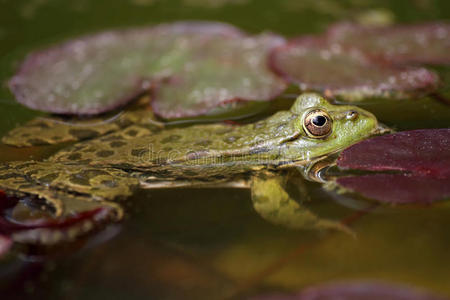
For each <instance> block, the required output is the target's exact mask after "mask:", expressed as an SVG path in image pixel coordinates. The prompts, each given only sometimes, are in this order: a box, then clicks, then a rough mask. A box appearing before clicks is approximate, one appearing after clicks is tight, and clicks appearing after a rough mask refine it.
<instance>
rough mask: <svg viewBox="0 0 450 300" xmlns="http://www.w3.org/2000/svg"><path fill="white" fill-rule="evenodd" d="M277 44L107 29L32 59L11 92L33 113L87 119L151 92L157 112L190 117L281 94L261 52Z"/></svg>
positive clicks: (184, 28) (179, 29) (228, 32)
mask: <svg viewBox="0 0 450 300" xmlns="http://www.w3.org/2000/svg"><path fill="white" fill-rule="evenodd" d="M282 43H284V39H283V38H281V37H279V36H277V35H272V34H262V35H259V36H254V37H250V36H247V35H246V34H244V33H242V32H241V31H239V30H238V29H236V28H235V27H233V26H231V25H227V24H222V23H213V22H179V23H172V24H162V25H159V26H155V27H149V28H140V29H129V30H117V31H107V32H102V33H98V34H94V35H89V36H85V37H81V38H78V39H74V40H71V41H68V42H66V43H63V44H60V45H55V46H53V47H50V48H48V49H44V50H42V51H38V52H34V53H31V54H30V55H28V57H27V58H26V59H25V61H24V62H23V63H22V65H21V67H20V69H19V71H18V72H17V74H16V75H15V76H14V77H13V78H12V79H11V80H10V82H9V86H10V88H11V90H12V91H13V93H14V94H15V96H16V98H17V100H18V101H19V102H20V103H22V104H24V105H26V106H28V107H30V108H33V109H37V110H41V111H46V112H52V113H59V114H85V115H92V114H98V113H102V112H106V111H109V110H112V109H114V108H117V107H120V106H122V105H124V104H126V103H128V102H129V101H131V100H132V99H134V98H135V97H136V96H138V95H139V94H142V93H143V92H145V91H149V90H151V91H152V92H153V102H152V106H153V108H154V110H155V112H156V113H157V114H159V115H160V116H162V117H164V118H180V117H191V116H196V115H200V114H205V113H208V111H210V110H212V109H213V108H215V107H217V106H220V105H222V104H227V103H230V102H236V101H246V100H257V101H264V100H269V99H271V98H273V97H275V96H277V95H278V94H280V93H281V92H282V91H283V90H284V89H285V87H286V83H285V82H284V81H283V80H282V79H280V78H278V77H277V76H276V75H274V74H273V73H271V72H270V70H269V69H268V67H267V64H266V54H267V52H268V51H269V50H271V49H272V48H273V47H275V46H279V45H281V44H282Z"/></svg>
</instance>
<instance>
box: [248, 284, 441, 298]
mask: <svg viewBox="0 0 450 300" xmlns="http://www.w3.org/2000/svg"><path fill="white" fill-rule="evenodd" d="M253 299H254V300H338V299H345V300H379V299H383V300H445V299H446V298H443V297H440V296H436V295H433V294H430V293H428V292H425V291H422V290H418V289H415V288H411V287H407V286H398V285H392V284H387V283H380V282H376V281H366V282H364V281H361V282H342V283H328V284H322V285H318V286H313V287H309V288H306V289H305V290H303V291H302V292H300V293H298V294H294V295H271V296H260V297H255V298H253Z"/></svg>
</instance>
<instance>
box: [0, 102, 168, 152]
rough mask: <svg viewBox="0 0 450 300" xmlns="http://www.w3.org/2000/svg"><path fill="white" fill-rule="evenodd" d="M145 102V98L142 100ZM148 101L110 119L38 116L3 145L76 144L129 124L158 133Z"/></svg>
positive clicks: (156, 123)
mask: <svg viewBox="0 0 450 300" xmlns="http://www.w3.org/2000/svg"><path fill="white" fill-rule="evenodd" d="M143 99H145V98H143ZM147 107H148V101H139V102H138V103H137V104H135V105H134V106H133V107H130V108H128V109H127V110H124V111H121V112H117V113H115V114H113V115H110V116H106V117H105V116H100V117H92V118H87V119H86V118H85V119H80V118H75V117H74V118H71V119H67V118H63V117H58V116H43V117H37V118H35V119H32V120H30V121H28V122H27V123H25V124H24V125H22V126H20V127H17V128H14V129H13V130H11V131H10V132H8V133H7V134H6V135H5V136H3V137H2V142H3V143H4V144H7V145H11V146H16V147H29V146H39V145H54V144H60V143H65V142H77V141H81V140H87V139H92V138H96V137H98V136H103V135H106V134H108V133H111V132H116V131H118V130H120V129H123V128H126V127H128V126H130V125H132V124H139V125H141V126H145V127H146V128H148V129H149V131H150V133H151V132H156V131H159V130H160V129H161V128H162V127H163V124H162V123H161V122H158V121H156V118H155V116H154V115H153V113H152V111H151V110H149V109H147Z"/></svg>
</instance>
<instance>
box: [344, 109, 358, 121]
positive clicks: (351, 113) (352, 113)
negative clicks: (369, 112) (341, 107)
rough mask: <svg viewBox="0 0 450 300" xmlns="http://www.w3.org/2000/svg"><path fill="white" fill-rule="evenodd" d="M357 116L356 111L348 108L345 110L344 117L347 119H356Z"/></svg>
mask: <svg viewBox="0 0 450 300" xmlns="http://www.w3.org/2000/svg"><path fill="white" fill-rule="evenodd" d="M356 118H358V112H357V111H355V110H350V111H348V112H347V115H346V119H347V120H356Z"/></svg>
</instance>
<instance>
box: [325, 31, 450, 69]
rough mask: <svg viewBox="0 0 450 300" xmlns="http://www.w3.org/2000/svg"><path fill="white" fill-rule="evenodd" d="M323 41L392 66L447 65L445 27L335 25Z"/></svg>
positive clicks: (448, 33)
mask: <svg viewBox="0 0 450 300" xmlns="http://www.w3.org/2000/svg"><path fill="white" fill-rule="evenodd" d="M327 38H328V40H329V41H330V42H332V43H339V44H341V45H344V46H347V47H354V48H358V49H359V50H361V51H364V53H366V54H368V55H371V56H373V57H376V58H377V59H382V60H385V61H389V62H391V63H393V64H407V63H424V64H446V65H449V64H450V55H449V52H450V24H448V23H425V24H417V25H398V26H389V27H375V28H374V27H364V26H360V25H356V24H351V23H338V24H336V25H334V26H332V27H331V28H330V30H329V31H328V34H327Z"/></svg>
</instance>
